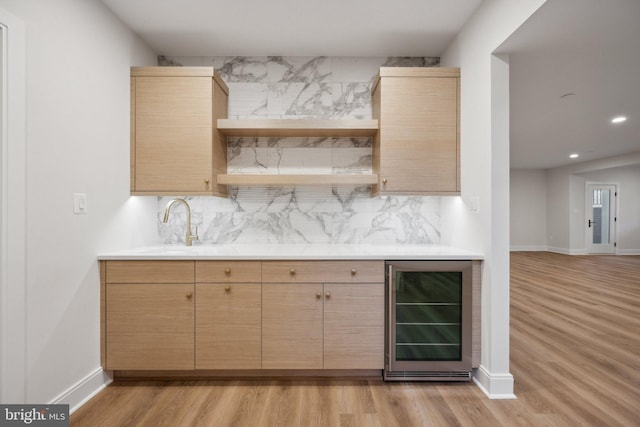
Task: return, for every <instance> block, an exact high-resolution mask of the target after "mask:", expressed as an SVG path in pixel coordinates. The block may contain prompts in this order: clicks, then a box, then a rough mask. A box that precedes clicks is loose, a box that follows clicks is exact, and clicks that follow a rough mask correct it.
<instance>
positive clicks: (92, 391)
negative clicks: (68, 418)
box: [51, 368, 113, 414]
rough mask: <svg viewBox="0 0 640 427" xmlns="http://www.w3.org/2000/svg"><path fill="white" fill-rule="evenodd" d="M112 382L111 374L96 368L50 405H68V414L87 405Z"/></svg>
mask: <svg viewBox="0 0 640 427" xmlns="http://www.w3.org/2000/svg"><path fill="white" fill-rule="evenodd" d="M111 382H113V377H112V376H111V372H109V371H104V370H102V368H98V369H96V370H95V371H93V372H92V373H90V374H89V375H87V376H86V377H85V378H84V379H82V380H81V381H79V382H78V383H77V384H75V385H73V386H71V387H70V388H69V389H68V390H67V391H65V392H63V393H61V394H60V395H59V396H58V397H56V398H55V399H53V401H52V402H51V404H68V405H69V414H73V413H74V412H75V411H76V409H78V408H80V407H81V406H82V405H84V404H85V403H87V402H88V401H89V399H91V398H92V397H93V396H95V395H96V394H98V393H100V392H101V391H102V390H103V389H104V388H105V387H106V386H108V385H109V384H111Z"/></svg>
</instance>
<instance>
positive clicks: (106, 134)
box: [0, 0, 157, 406]
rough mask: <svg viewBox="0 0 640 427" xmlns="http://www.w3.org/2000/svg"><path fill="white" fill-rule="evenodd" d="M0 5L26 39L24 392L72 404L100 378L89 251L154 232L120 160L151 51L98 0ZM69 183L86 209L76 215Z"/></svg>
mask: <svg viewBox="0 0 640 427" xmlns="http://www.w3.org/2000/svg"><path fill="white" fill-rule="evenodd" d="M0 7H1V8H3V9H6V10H7V11H9V12H10V13H12V14H14V15H15V16H17V17H19V18H20V19H21V20H23V21H24V23H25V28H26V39H27V43H26V46H27V52H26V64H27V73H26V88H27V165H26V179H27V191H26V193H27V194H26V198H27V216H26V221H27V238H26V243H27V255H26V264H27V278H26V282H27V283H26V307H25V311H24V313H25V318H26V331H27V332H26V356H25V361H26V372H27V373H26V379H25V383H26V395H25V396H24V401H25V402H29V403H46V402H52V401H60V402H61V403H70V404H71V405H72V406H74V405H75V404H77V403H78V402H77V399H78V398H82V394H83V393H86V392H87V389H83V388H82V387H81V388H80V389H79V390H74V389H72V388H73V387H74V386H76V385H77V384H78V383H79V382H81V381H83V380H86V379H89V380H91V379H92V378H93V377H92V375H94V377H95V378H94V380H95V379H97V380H98V382H100V381H101V378H100V377H99V372H100V371H99V360H100V359H99V330H100V329H99V274H98V264H97V262H96V255H97V253H98V252H101V251H108V250H114V249H120V248H126V247H131V246H136V245H141V244H149V243H155V240H154V239H155V238H156V229H155V227H156V224H155V221H149V218H154V212H155V209H156V203H157V202H156V199H155V198H148V199H143V198H130V197H129V160H128V159H129V67H130V66H131V65H153V64H155V62H156V56H155V54H154V52H152V51H151V50H150V49H149V48H148V47H147V46H146V45H144V44H143V43H142V42H141V40H140V39H138V38H137V37H136V36H135V35H134V34H133V33H132V32H131V31H130V30H128V29H127V28H126V27H125V26H124V24H122V23H121V22H120V21H119V20H118V19H117V18H116V17H115V16H114V15H112V14H111V12H109V11H108V10H107V9H106V7H104V6H103V4H102V3H101V2H99V1H95V0H92V1H87V0H57V1H45V0H41V1H38V0H0ZM75 192H80V193H86V194H87V195H88V209H89V213H88V214H86V215H74V214H73V211H72V206H73V197H72V195H73V193H75ZM94 382H95V381H94ZM94 382H91V381H89V386H91V384H94Z"/></svg>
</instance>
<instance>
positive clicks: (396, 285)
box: [384, 261, 472, 381]
mask: <svg viewBox="0 0 640 427" xmlns="http://www.w3.org/2000/svg"><path fill="white" fill-rule="evenodd" d="M386 286H387V289H386V290H387V292H386V296H385V300H386V304H385V307H386V316H387V322H386V323H387V324H386V339H385V370H384V379H385V380H397V381H405V380H417V381H451V380H456V381H461V380H462V381H464V380H469V379H470V378H471V367H472V360H471V357H472V352H471V302H472V262H471V261H387V262H386Z"/></svg>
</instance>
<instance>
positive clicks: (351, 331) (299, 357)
mask: <svg viewBox="0 0 640 427" xmlns="http://www.w3.org/2000/svg"><path fill="white" fill-rule="evenodd" d="M262 348H263V352H262V368H263V369H382V368H383V367H384V284H383V283H356V284H352V283H331V284H329V283H326V284H324V285H323V284H319V283H265V284H264V285H263V299H262Z"/></svg>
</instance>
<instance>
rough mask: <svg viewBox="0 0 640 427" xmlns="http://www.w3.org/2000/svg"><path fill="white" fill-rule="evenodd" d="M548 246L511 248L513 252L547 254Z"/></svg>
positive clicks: (515, 246) (516, 246) (518, 246)
mask: <svg viewBox="0 0 640 427" xmlns="http://www.w3.org/2000/svg"><path fill="white" fill-rule="evenodd" d="M547 250H548V249H547V246H532V245H514V246H511V248H510V251H511V252H545V251H547Z"/></svg>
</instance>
